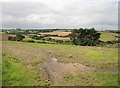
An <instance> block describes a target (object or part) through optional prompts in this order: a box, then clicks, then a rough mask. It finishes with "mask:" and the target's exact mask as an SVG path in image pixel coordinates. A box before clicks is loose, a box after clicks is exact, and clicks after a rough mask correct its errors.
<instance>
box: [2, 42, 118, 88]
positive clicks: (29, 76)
mask: <svg viewBox="0 0 120 88" xmlns="http://www.w3.org/2000/svg"><path fill="white" fill-rule="evenodd" d="M2 48H3V52H2V56H3V85H17V86H19V85H25V86H33V85H39V86H45V85H64V84H68V85H70V84H71V83H76V85H80V86H91V85H93V86H117V82H118V73H117V72H113V71H111V72H109V71H106V72H101V71H100V72H99V71H98V72H95V71H92V72H90V73H85V74H81V73H76V74H77V75H73V74H66V75H64V76H63V79H64V81H62V82H61V83H60V84H54V82H52V81H51V80H49V78H48V76H47V74H46V72H45V70H44V69H43V67H41V66H40V67H39V68H38V65H39V64H42V63H43V62H44V61H47V60H49V59H51V58H57V59H58V61H59V62H64V63H70V62H72V63H82V64H84V65H86V66H88V67H94V68H96V69H100V68H102V69H103V68H110V67H117V66H118V49H117V48H105V47H87V46H75V45H61V44H37V43H25V42H10V41H3V47H2ZM69 56H71V58H70V57H69ZM8 78H9V79H8Z"/></svg>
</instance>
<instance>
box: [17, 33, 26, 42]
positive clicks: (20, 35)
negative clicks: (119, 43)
mask: <svg viewBox="0 0 120 88" xmlns="http://www.w3.org/2000/svg"><path fill="white" fill-rule="evenodd" d="M23 38H25V37H24V36H23V35H22V34H21V33H17V34H16V41H21V40H23Z"/></svg>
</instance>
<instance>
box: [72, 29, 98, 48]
mask: <svg viewBox="0 0 120 88" xmlns="http://www.w3.org/2000/svg"><path fill="white" fill-rule="evenodd" d="M99 38H100V33H98V32H97V31H96V30H95V29H94V28H91V29H86V28H85V29H83V28H80V29H78V30H77V29H74V30H72V33H71V34H70V39H71V40H72V42H73V44H75V45H82V46H95V45H97V44H98V43H99V42H100V40H99Z"/></svg>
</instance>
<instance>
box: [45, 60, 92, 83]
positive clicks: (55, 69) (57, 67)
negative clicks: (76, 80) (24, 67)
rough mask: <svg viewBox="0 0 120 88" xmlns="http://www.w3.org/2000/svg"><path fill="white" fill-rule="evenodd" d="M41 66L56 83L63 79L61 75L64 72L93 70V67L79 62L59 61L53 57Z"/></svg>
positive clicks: (82, 72)
mask: <svg viewBox="0 0 120 88" xmlns="http://www.w3.org/2000/svg"><path fill="white" fill-rule="evenodd" d="M43 67H44V68H45V69H46V72H47V74H48V76H49V79H50V80H51V81H52V82H53V83H54V84H56V85H57V84H60V82H62V81H63V80H64V79H63V77H64V75H65V74H68V73H77V72H80V73H81V74H84V72H85V73H86V72H90V71H91V70H94V68H92V67H87V66H85V65H83V64H80V63H66V64H65V63H59V62H58V61H57V59H55V58H52V59H51V60H49V61H47V62H44V63H43Z"/></svg>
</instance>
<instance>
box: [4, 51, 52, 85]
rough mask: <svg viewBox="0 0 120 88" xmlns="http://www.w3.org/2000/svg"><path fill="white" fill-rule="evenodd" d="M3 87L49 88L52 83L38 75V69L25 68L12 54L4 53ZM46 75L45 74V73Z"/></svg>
mask: <svg viewBox="0 0 120 88" xmlns="http://www.w3.org/2000/svg"><path fill="white" fill-rule="evenodd" d="M2 65H3V66H2V67H3V68H2V69H3V71H2V74H3V75H2V80H3V84H2V85H3V86H13V85H14V86H34V85H36V86H47V85H49V84H50V83H51V82H50V81H48V80H47V78H45V77H44V75H42V71H43V70H41V75H42V76H40V75H37V74H38V71H37V70H38V69H36V68H35V67H33V66H25V65H24V64H22V62H21V61H20V60H19V59H18V58H16V57H15V56H13V55H10V53H9V54H8V53H3V63H2ZM43 74H44V73H43Z"/></svg>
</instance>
